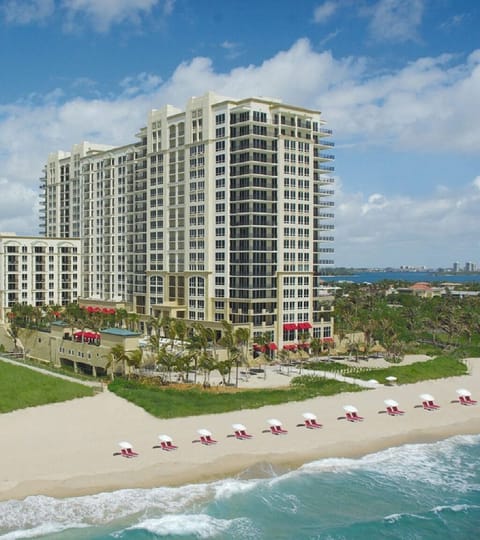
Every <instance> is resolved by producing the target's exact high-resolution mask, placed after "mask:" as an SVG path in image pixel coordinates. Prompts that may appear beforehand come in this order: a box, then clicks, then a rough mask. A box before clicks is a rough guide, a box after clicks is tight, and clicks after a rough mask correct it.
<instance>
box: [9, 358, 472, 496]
mask: <svg viewBox="0 0 480 540" xmlns="http://www.w3.org/2000/svg"><path fill="white" fill-rule="evenodd" d="M470 365H471V366H472V371H471V374H469V375H464V376H461V377H453V378H449V379H440V380H435V381H423V382H421V383H415V384H411V385H402V386H394V387H389V386H379V387H377V388H375V389H372V390H365V391H363V392H358V393H357V392H355V393H346V394H337V395H335V396H328V397H318V398H314V399H309V400H307V401H305V402H291V403H286V404H281V405H275V406H267V407H262V408H260V409H245V410H241V411H235V412H229V413H222V414H217V415H205V416H200V417H187V418H177V419H169V420H161V419H157V418H155V417H153V416H151V415H149V414H148V413H146V412H145V411H144V410H143V409H141V408H139V407H137V406H135V405H133V404H131V403H129V402H127V401H126V400H123V399H122V398H119V397H117V396H115V395H114V394H111V393H110V392H104V393H102V394H98V395H96V396H94V397H88V398H80V399H76V400H72V401H69V402H64V403H60V404H52V405H44V406H40V407H35V408H31V409H22V410H19V411H14V412H11V413H6V414H3V415H0V431H1V432H2V447H3V448H2V454H3V456H2V472H1V475H0V501H6V500H11V499H23V498H25V497H27V496H30V495H46V496H51V497H56V498H67V497H79V496H85V495H93V494H97V493H102V492H112V491H116V490H120V489H133V488H140V489H142V488H144V489H148V488H155V487H163V486H172V487H173V486H180V485H185V484H194V483H201V482H212V481H216V480H219V479H222V478H226V477H229V476H235V477H238V478H253V477H261V476H263V475H262V474H261V473H262V468H265V467H266V466H267V465H268V467H269V468H271V467H272V466H273V469H274V470H278V472H287V471H291V470H294V469H298V468H299V467H301V466H302V465H303V464H305V463H309V462H312V461H316V460H321V459H325V458H360V457H362V456H365V455H368V454H371V453H376V452H379V451H382V450H386V449H388V448H394V447H398V446H402V445H405V444H415V443H431V442H434V441H438V440H443V439H447V438H450V437H452V436H455V435H476V434H480V403H478V404H477V405H475V406H463V405H460V404H459V403H458V402H457V401H456V398H457V396H456V389H458V388H468V389H470V390H471V391H472V393H473V397H474V399H478V398H480V359H471V362H470ZM425 392H427V393H431V394H433V396H434V397H435V401H436V402H437V403H439V404H440V406H441V408H440V409H439V410H437V411H432V412H427V411H424V410H423V409H422V408H421V406H419V405H420V401H421V400H420V398H419V395H420V394H421V393H425ZM384 399H395V400H396V401H398V403H399V405H400V408H401V409H403V410H405V415H403V416H398V417H392V416H388V415H387V414H385V413H384V412H385V406H384V404H383V400H384ZM346 404H352V405H354V406H356V407H357V408H358V410H359V414H361V415H362V416H364V417H365V420H364V421H363V422H358V423H352V422H347V421H346V420H345V419H344V418H342V417H344V411H343V406H344V405H346ZM307 411H310V412H313V413H314V414H316V415H317V417H318V421H319V422H320V423H321V424H323V428H321V429H312V430H309V429H306V428H305V427H297V424H300V423H301V422H302V421H303V418H302V413H304V412H307ZM272 417H274V418H278V419H279V420H281V421H282V423H283V426H284V427H285V428H286V429H287V430H288V434H286V435H280V436H275V435H272V434H271V433H270V432H268V433H264V431H265V430H267V429H268V425H267V420H268V419H269V418H272ZM236 422H240V423H243V424H245V425H246V427H247V431H248V432H249V433H251V434H252V435H253V438H252V439H250V440H244V441H239V440H236V439H235V438H234V437H232V436H231V435H232V434H233V429H232V427H231V425H232V424H233V423H236ZM200 428H207V429H209V430H210V431H211V432H212V434H213V437H214V438H215V439H217V440H218V441H219V442H218V444H216V445H213V446H204V445H201V444H200V443H193V442H192V441H193V440H196V439H198V434H197V433H196V431H197V429H200ZM162 433H166V434H168V435H170V436H171V437H173V439H174V443H175V444H177V445H178V446H179V448H178V450H176V451H172V452H165V451H162V450H160V449H153V448H152V447H153V446H155V445H157V443H158V439H157V437H158V435H159V434H162ZM122 440H127V441H130V442H131V443H132V444H133V447H134V449H135V450H136V451H138V452H139V454H140V455H139V456H138V457H137V458H132V459H125V458H123V457H122V456H119V455H118V456H114V455H113V454H114V453H116V452H118V451H119V448H118V442H119V441H122ZM265 476H266V475H265Z"/></svg>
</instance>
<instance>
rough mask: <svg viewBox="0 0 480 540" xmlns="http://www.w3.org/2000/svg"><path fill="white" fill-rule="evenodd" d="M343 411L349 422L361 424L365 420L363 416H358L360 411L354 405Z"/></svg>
mask: <svg viewBox="0 0 480 540" xmlns="http://www.w3.org/2000/svg"><path fill="white" fill-rule="evenodd" d="M343 410H344V411H345V418H346V419H347V420H348V421H349V422H361V421H362V420H364V417H363V416H359V415H358V411H357V409H356V407H354V406H353V405H345V406H344V407H343Z"/></svg>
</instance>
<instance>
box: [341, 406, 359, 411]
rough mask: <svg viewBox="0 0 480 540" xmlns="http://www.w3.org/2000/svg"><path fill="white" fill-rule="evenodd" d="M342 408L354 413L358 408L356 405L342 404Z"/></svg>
mask: <svg viewBox="0 0 480 540" xmlns="http://www.w3.org/2000/svg"><path fill="white" fill-rule="evenodd" d="M343 410H344V411H345V412H349V413H356V412H358V409H357V408H356V407H354V406H353V405H344V407H343Z"/></svg>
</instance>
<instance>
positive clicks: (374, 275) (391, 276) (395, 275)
mask: <svg viewBox="0 0 480 540" xmlns="http://www.w3.org/2000/svg"><path fill="white" fill-rule="evenodd" d="M322 279H323V280H325V281H327V282H329V281H352V282H353V283H364V282H368V283H377V282H378V281H383V280H391V281H410V282H413V283H417V282H419V281H426V282H429V283H432V282H438V283H443V282H448V283H479V282H480V274H436V273H435V272H359V273H358V274H353V275H351V276H324V277H322Z"/></svg>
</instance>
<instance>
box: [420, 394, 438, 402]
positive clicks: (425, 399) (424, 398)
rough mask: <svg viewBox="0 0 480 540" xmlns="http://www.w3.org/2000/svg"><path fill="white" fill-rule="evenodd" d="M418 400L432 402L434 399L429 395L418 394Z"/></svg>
mask: <svg viewBox="0 0 480 540" xmlns="http://www.w3.org/2000/svg"><path fill="white" fill-rule="evenodd" d="M420 399H423V400H424V401H433V400H434V399H435V398H434V397H433V396H432V395H431V394H420Z"/></svg>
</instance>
